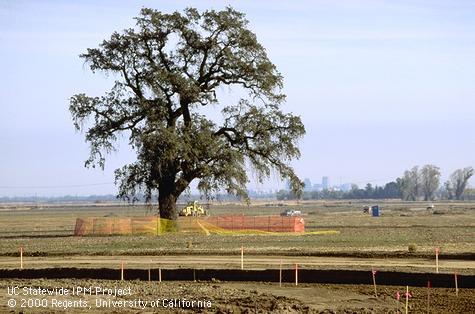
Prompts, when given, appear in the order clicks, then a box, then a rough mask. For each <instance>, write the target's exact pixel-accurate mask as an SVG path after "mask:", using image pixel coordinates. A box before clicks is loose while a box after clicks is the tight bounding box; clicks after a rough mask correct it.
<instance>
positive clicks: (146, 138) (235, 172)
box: [70, 8, 305, 219]
mask: <svg viewBox="0 0 475 314" xmlns="http://www.w3.org/2000/svg"><path fill="white" fill-rule="evenodd" d="M81 57H82V58H83V59H84V60H85V62H86V63H87V64H88V65H89V66H90V68H91V70H92V71H93V72H98V71H100V72H105V73H106V74H111V77H114V78H116V81H115V84H114V86H113V88H112V89H111V90H110V91H109V92H107V93H106V94H105V95H104V96H102V97H90V96H87V95H85V94H77V95H74V96H72V98H71V100H70V111H71V114H72V117H73V120H74V124H75V127H76V128H77V129H78V130H81V131H85V136H86V141H87V142H88V143H89V144H90V157H89V159H88V160H87V161H86V166H92V167H94V166H100V167H102V168H103V167H104V162H105V157H106V155H107V154H108V153H110V152H111V151H114V150H116V149H117V140H118V138H119V136H120V134H126V136H127V138H128V141H129V144H130V145H131V147H132V148H133V149H134V151H135V152H136V154H137V160H136V161H135V162H133V163H131V164H128V165H125V166H124V167H122V168H121V169H117V170H116V172H115V175H116V183H117V184H118V185H119V195H118V196H119V197H121V198H124V199H128V200H135V197H136V196H137V195H139V194H142V193H143V194H144V195H145V196H146V198H147V201H151V200H152V197H153V195H157V192H158V204H159V213H160V216H161V217H164V218H169V219H176V216H177V211H176V205H175V204H176V200H177V198H178V197H179V196H180V194H181V193H182V192H184V191H185V190H186V189H187V187H188V186H189V184H190V182H192V181H193V180H197V181H198V188H199V189H200V191H202V192H204V193H210V192H212V191H217V190H220V189H222V188H224V189H225V190H227V192H229V193H233V194H237V195H241V196H243V197H247V191H246V183H247V182H248V181H249V180H248V176H247V174H246V168H247V166H248V165H251V166H252V168H253V169H254V172H255V173H256V174H257V178H258V180H260V181H262V180H264V179H265V178H267V177H269V176H270V175H271V173H272V171H276V172H277V173H278V174H279V175H280V176H281V177H282V178H283V179H288V180H289V181H290V182H291V185H292V188H293V190H294V191H295V192H296V193H298V192H299V191H301V189H302V186H303V184H302V182H301V181H300V180H299V178H298V177H297V176H296V174H295V172H294V170H293V169H292V167H291V166H290V165H289V162H290V161H291V160H292V159H294V158H298V157H299V155H300V152H299V149H298V147H297V141H298V140H299V139H300V138H301V137H302V136H303V135H304V133H305V129H304V126H303V124H302V122H301V120H300V118H299V117H298V116H295V115H292V114H288V113H284V112H282V110H281V108H280V107H281V105H282V103H283V102H284V100H285V95H284V94H283V93H282V83H283V82H282V76H281V74H280V73H279V72H278V71H277V69H276V67H275V65H274V64H272V62H271V61H270V60H269V58H268V56H267V54H266V51H265V49H264V47H263V46H262V45H261V44H260V43H259V42H258V41H257V38H256V35H255V34H254V33H253V32H252V31H250V30H249V29H248V21H247V20H246V19H245V17H244V14H242V13H240V12H237V11H235V10H234V9H232V8H226V9H225V10H223V11H215V10H209V11H204V12H201V13H200V12H198V11H197V10H196V9H193V8H189V9H186V10H185V11H184V12H183V13H180V12H174V13H172V14H164V13H162V12H159V11H156V10H153V9H148V8H144V9H142V10H141V13H140V15H139V16H138V17H137V18H136V27H135V28H131V29H126V30H124V31H123V32H121V33H118V32H114V33H113V34H112V35H111V37H110V39H108V40H104V41H103V42H102V43H101V44H100V45H99V47H98V48H93V49H87V52H86V53H84V54H82V55H81ZM223 86H228V88H231V89H232V90H236V91H237V92H236V93H237V94H239V95H242V97H240V98H241V99H240V100H239V101H236V103H234V104H228V103H224V102H223V101H221V100H220V99H218V98H219V97H218V95H217V92H218V89H219V88H221V87H223ZM211 105H212V106H214V107H217V108H219V107H220V108H221V112H222V119H211V118H209V117H207V116H205V115H203V113H202V110H201V109H202V107H204V106H211Z"/></svg>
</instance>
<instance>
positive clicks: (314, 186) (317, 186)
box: [313, 183, 323, 191]
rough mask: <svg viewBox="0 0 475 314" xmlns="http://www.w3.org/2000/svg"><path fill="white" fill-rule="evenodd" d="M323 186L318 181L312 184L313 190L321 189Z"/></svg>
mask: <svg viewBox="0 0 475 314" xmlns="http://www.w3.org/2000/svg"><path fill="white" fill-rule="evenodd" d="M322 189H323V188H322V185H321V184H320V183H315V184H314V185H313V190H314V191H321V190H322Z"/></svg>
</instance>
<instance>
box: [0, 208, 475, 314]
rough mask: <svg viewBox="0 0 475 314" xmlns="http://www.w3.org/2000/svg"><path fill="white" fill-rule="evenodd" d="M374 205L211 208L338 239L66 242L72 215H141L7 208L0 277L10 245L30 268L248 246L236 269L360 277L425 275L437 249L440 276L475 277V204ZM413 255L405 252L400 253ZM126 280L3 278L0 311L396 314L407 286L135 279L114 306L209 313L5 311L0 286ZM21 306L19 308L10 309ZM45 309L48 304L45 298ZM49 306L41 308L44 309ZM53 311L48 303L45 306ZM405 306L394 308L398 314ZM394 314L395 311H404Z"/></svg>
mask: <svg viewBox="0 0 475 314" xmlns="http://www.w3.org/2000/svg"><path fill="white" fill-rule="evenodd" d="M373 203H374V202H323V201H322V202H302V203H299V204H279V203H277V202H260V203H256V204H253V205H252V206H250V207H247V206H242V205H240V204H217V205H216V204H215V205H212V206H211V212H212V214H213V215H216V214H229V213H234V214H241V213H243V214H246V215H256V214H262V215H269V214H279V213H280V212H281V211H282V210H283V209H285V208H295V209H298V210H301V211H302V212H303V213H304V217H305V222H306V229H307V231H314V230H336V231H339V233H338V234H329V235H300V236H278V235H265V236H262V235H237V234H236V235H216V234H212V235H209V236H207V235H204V234H182V233H174V234H166V235H162V236H158V237H146V236H112V237H109V236H105V237H73V236H72V234H73V229H74V224H75V219H76V218H77V217H90V216H94V217H104V216H144V215H150V212H147V210H146V208H145V207H140V206H136V207H130V206H117V204H113V205H105V204H100V205H98V206H90V205H89V206H86V205H81V206H77V205H75V206H72V205H67V206H65V205H54V206H52V205H28V204H26V205H21V206H17V207H16V208H14V207H12V206H10V205H8V206H7V205H4V206H0V241H1V242H0V268H3V269H12V268H18V263H19V247H20V246H21V247H23V248H24V263H25V267H27V268H44V267H51V266H53V267H86V268H87V267H110V268H114V269H115V268H118V267H119V266H118V265H119V264H120V262H121V261H124V263H125V264H126V265H127V267H135V268H147V267H148V265H152V267H157V266H159V267H160V266H163V267H167V268H180V267H194V268H196V269H199V268H229V269H236V268H239V267H240V247H241V246H244V247H245V267H246V268H249V269H250V268H252V269H265V268H267V267H274V268H275V267H276V265H278V264H280V260H281V259H282V260H283V263H284V268H285V267H287V268H291V265H293V264H294V263H296V262H298V263H299V264H300V267H302V269H305V268H308V269H342V270H343V269H348V270H364V271H369V270H370V269H371V267H375V268H377V269H378V270H380V271H384V270H400V271H405V272H434V271H435V269H434V266H435V265H434V248H435V247H439V248H440V250H441V255H440V265H439V266H440V271H441V272H442V273H450V274H452V273H453V272H454V271H457V272H458V273H461V274H466V275H473V274H475V264H474V263H475V261H474V256H475V237H473V235H474V234H475V203H473V202H472V203H435V211H434V212H429V211H427V210H426V205H427V204H425V203H422V202H421V203H405V202H380V203H379V204H380V206H381V207H382V216H381V217H378V218H374V217H370V216H368V215H364V214H363V213H362V207H363V206H364V205H366V204H373ZM410 246H411V247H412V248H413V249H414V250H412V251H411V252H410V251H409V247H410ZM123 284H124V283H123V282H116V281H109V280H71V279H69V280H46V279H38V280H20V279H13V280H6V279H3V280H2V279H0V286H1V287H0V291H2V292H1V293H0V312H1V313H3V312H17V313H19V312H24V313H25V312H26V313H28V312H34V313H57V312H68V313H69V312H71V311H72V312H96V313H100V312H104V310H107V311H108V312H112V313H123V312H130V313H142V312H160V313H162V312H189V311H192V312H209V313H215V312H217V313H256V312H257V313H267V312H275V313H396V307H397V302H396V300H395V294H396V292H397V291H400V292H401V294H402V292H403V289H405V287H396V286H381V287H379V288H378V298H376V297H375V295H374V290H373V287H372V286H366V285H321V284H300V285H299V286H298V287H295V286H293V285H291V284H288V283H287V284H284V286H283V287H279V285H278V284H270V283H259V282H257V283H256V282H253V283H250V282H239V283H237V282H213V281H207V282H196V283H193V282H162V283H161V284H158V283H157V282H152V283H149V282H146V281H145V282H144V281H126V282H125V284H126V285H128V286H130V287H131V289H132V290H133V291H134V294H133V295H131V296H124V297H121V298H119V299H120V300H135V299H137V298H139V297H140V298H142V300H148V301H151V300H156V299H164V298H166V299H174V298H178V299H180V298H187V299H188V300H190V299H193V300H204V299H208V300H210V301H211V303H212V307H211V308H172V309H170V308H165V307H163V304H162V305H160V307H155V308H151V307H148V308H146V309H145V310H141V309H139V308H137V307H135V308H133V307H127V308H107V309H105V308H97V307H95V305H94V304H93V303H92V302H95V299H97V296H91V295H89V296H83V297H81V298H79V297H77V296H75V297H72V299H75V300H79V299H83V300H86V301H90V305H92V306H91V309H89V308H87V309H86V311H84V309H80V308H74V309H71V308H70V309H67V310H64V309H62V308H60V307H59V308H58V307H56V308H54V307H51V306H48V307H47V308H42V309H32V308H26V309H25V308H20V307H15V308H8V305H7V301H8V300H9V299H12V298H13V299H15V300H17V299H19V298H20V299H21V296H8V293H7V287H11V286H16V285H18V286H20V287H23V286H36V287H43V288H54V287H70V288H71V287H73V286H117V285H123ZM410 291H411V293H412V295H413V298H412V299H410V301H409V308H410V313H427V290H426V289H425V288H414V287H410ZM474 293H475V291H474V289H461V290H460V291H459V296H458V297H456V296H455V291H454V289H445V288H433V289H431V296H430V313H471V312H470V311H471V310H472V309H473V308H475V304H474V302H475V301H474V300H475V295H474ZM18 301H20V300H18ZM50 301H51V300H50ZM50 301H48V302H50ZM50 305H51V304H50ZM402 306H403V303H402V302H401V303H400V304H399V310H400V311H401V310H402ZM401 313H402V312H401Z"/></svg>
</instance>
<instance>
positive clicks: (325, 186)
mask: <svg viewBox="0 0 475 314" xmlns="http://www.w3.org/2000/svg"><path fill="white" fill-rule="evenodd" d="M328 188H329V184H328V177H322V189H324V190H328Z"/></svg>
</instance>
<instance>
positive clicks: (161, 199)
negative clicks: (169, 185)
mask: <svg viewBox="0 0 475 314" xmlns="http://www.w3.org/2000/svg"><path fill="white" fill-rule="evenodd" d="M158 210H159V213H160V218H165V219H171V220H176V219H177V218H178V213H177V210H176V197H175V196H174V195H173V194H172V193H168V194H163V193H162V192H159V196H158Z"/></svg>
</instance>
